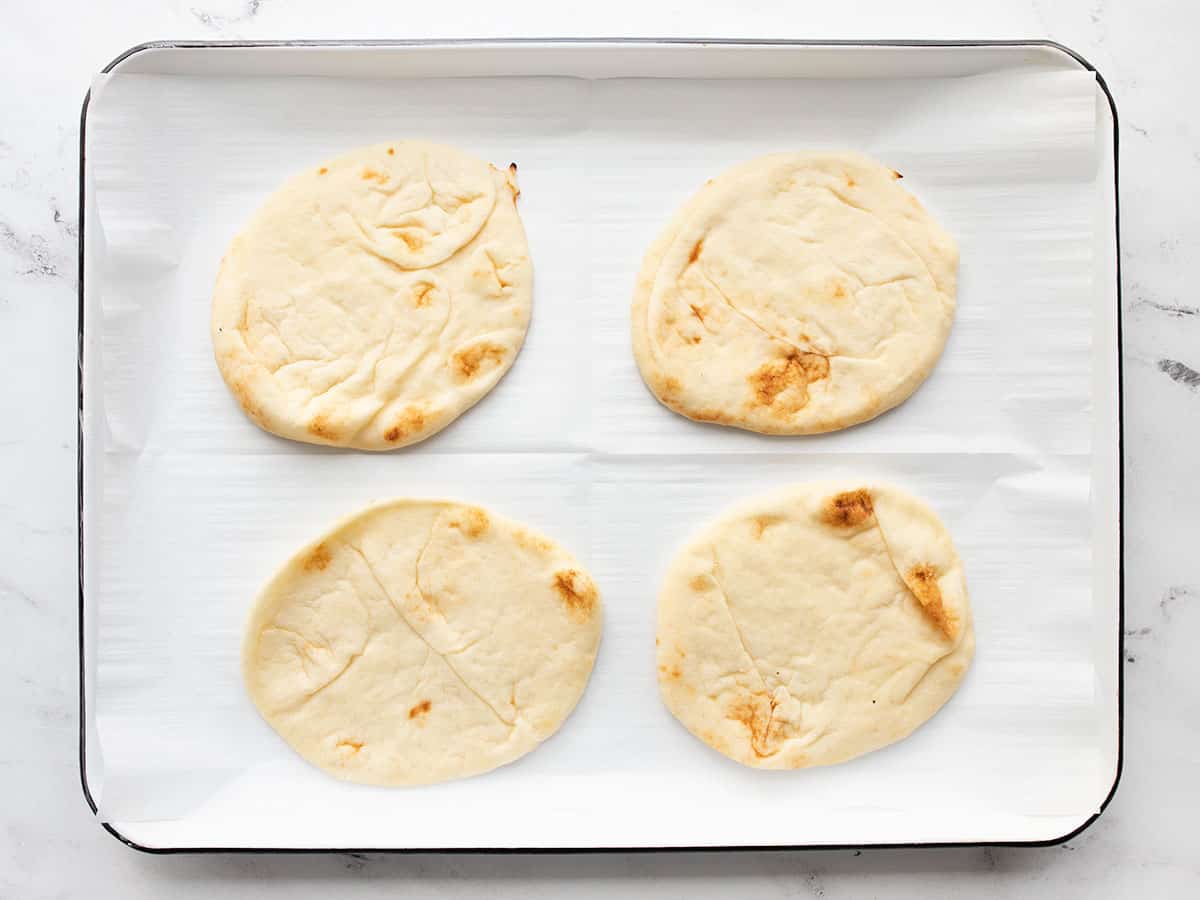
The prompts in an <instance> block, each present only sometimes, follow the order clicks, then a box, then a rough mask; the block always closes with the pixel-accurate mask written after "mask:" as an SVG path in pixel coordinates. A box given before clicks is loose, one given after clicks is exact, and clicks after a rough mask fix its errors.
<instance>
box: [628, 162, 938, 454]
mask: <svg viewBox="0 0 1200 900" xmlns="http://www.w3.org/2000/svg"><path fill="white" fill-rule="evenodd" d="M899 178H900V175H899V173H897V172H894V171H892V170H891V169H889V168H887V167H885V166H883V165H880V164H879V163H877V162H875V161H873V160H871V159H868V158H867V157H865V156H861V155H859V154H855V153H780V154H775V155H771V156H764V157H761V158H759V159H754V160H751V161H749V162H746V163H743V164H741V165H738V166H735V167H734V168H732V169H730V170H728V171H726V172H724V173H723V174H721V175H718V176H717V177H716V178H715V179H713V180H711V181H709V182H708V184H707V185H705V187H704V188H702V189H701V191H700V192H699V193H698V194H697V195H696V196H694V197H693V198H692V199H691V200H689V201H688V202H687V203H686V204H685V205H684V207H683V208H682V209H681V210H680V211H679V212H678V213H677V214H676V215H675V217H674V219H672V220H671V222H670V224H669V225H668V226H667V228H666V229H665V230H664V231H663V233H662V234H661V236H660V237H659V238H658V240H657V241H656V242H655V243H654V244H653V245H652V246H651V248H650V250H649V252H648V253H647V254H646V259H645V261H644V263H643V264H642V271H641V274H640V275H639V277H638V281H637V287H636V290H635V293H634V300H633V350H634V357H635V358H636V360H637V364H638V367H639V368H640V369H641V373H642V378H643V379H644V380H645V382H646V384H647V385H648V386H649V388H650V390H651V391H653V392H654V394H655V396H656V397H658V399H659V400H660V401H661V402H662V403H663V404H665V405H666V406H668V407H669V408H671V409H673V410H675V411H676V412H678V413H680V414H682V415H684V416H687V417H688V418H690V419H695V420H697V421H702V422H717V423H720V424H722V425H732V426H735V427H737V428H746V429H749V430H751V431H758V432H762V433H764V434H813V433H817V432H823V431H835V430H837V429H839V428H846V427H848V426H850V425H854V424H857V423H859V422H865V421H866V420H868V419H871V418H874V417H875V416H877V415H879V414H880V413H882V412H884V411H886V410H888V409H891V408H892V407H893V406H896V405H897V404H899V403H900V402H902V401H903V400H904V399H905V398H906V397H908V396H909V395H910V394H912V392H913V391H915V390H916V389H917V387H918V386H919V385H920V384H921V382H922V381H924V380H925V378H926V377H927V376H928V375H929V373H930V371H931V370H932V369H933V366H934V363H935V362H937V359H938V356H939V355H940V354H941V352H942V347H943V346H944V345H945V343H946V337H947V335H948V334H949V333H950V325H951V323H952V322H953V319H954V305H955V279H956V273H957V269H958V250H957V248H956V246H955V243H954V241H953V239H952V238H951V237H950V236H949V235H948V234H947V233H946V232H945V231H943V230H942V229H941V227H940V226H939V225H938V224H937V223H936V222H935V221H934V220H933V219H932V218H931V217H930V216H929V214H928V213H926V212H925V210H924V209H923V208H922V207H921V204H920V203H918V202H917V200H916V198H915V197H913V196H912V195H911V194H909V193H908V192H907V191H905V190H904V189H903V188H901V187H900V185H899V184H898V179H899Z"/></svg>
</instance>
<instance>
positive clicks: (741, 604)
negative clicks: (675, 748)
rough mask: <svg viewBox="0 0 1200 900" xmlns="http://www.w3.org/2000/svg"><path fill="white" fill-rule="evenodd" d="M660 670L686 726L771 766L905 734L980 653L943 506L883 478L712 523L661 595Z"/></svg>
mask: <svg viewBox="0 0 1200 900" xmlns="http://www.w3.org/2000/svg"><path fill="white" fill-rule="evenodd" d="M657 643H658V680H659V687H660V689H661V691H662V696H663V700H664V701H665V702H666V704H667V707H668V708H669V709H670V710H671V712H672V713H673V714H674V715H675V717H676V718H677V719H679V721H680V722H682V723H683V724H684V725H685V726H686V727H687V729H688V730H689V731H691V732H692V734H694V735H696V737H698V738H700V740H702V741H704V742H705V743H706V744H708V745H709V746H711V747H713V748H715V749H716V750H718V751H720V752H721V753H724V754H725V755H726V756H728V757H730V758H731V759H735V760H737V761H738V762H740V763H744V764H745V765H748V766H755V767H757V768H763V769H796V768H801V767H804V766H821V765H829V764H831V763H839V762H844V761H845V760H848V759H852V758H854V757H856V756H859V755H861V754H863V753H868V752H870V751H872V750H877V749H879V748H880V747H883V746H885V745H887V744H890V743H892V742H894V741H898V740H900V739H901V738H904V737H906V736H907V735H908V734H909V733H911V732H912V731H913V729H915V728H916V727H917V726H919V725H920V724H921V723H923V722H925V721H926V720H927V719H928V718H929V717H930V716H932V715H933V714H934V713H935V712H937V710H938V709H939V708H940V707H941V706H942V704H944V703H945V702H946V701H947V700H948V699H949V698H950V695H951V694H953V693H954V691H955V690H956V689H957V688H958V685H959V682H961V681H962V678H963V675H964V673H965V672H966V670H967V666H968V665H969V664H970V662H971V657H972V655H973V653H974V649H975V635H974V631H973V628H972V624H971V608H970V605H969V604H968V601H967V586H966V581H965V579H964V577H963V568H962V561H961V560H960V559H959V558H958V554H957V553H956V552H955V549H954V545H953V544H952V543H951V540H950V536H949V535H948V534H947V533H946V529H945V528H944V527H943V525H942V523H941V522H940V521H939V520H938V518H937V516H936V515H934V513H933V512H932V511H931V510H930V509H929V508H928V507H926V506H925V505H924V504H923V503H921V502H919V501H917V500H916V499H914V498H913V497H910V496H908V495H907V494H905V493H903V492H901V491H899V490H897V489H895V488H892V487H886V486H884V485H863V484H859V483H854V484H821V483H815V484H803V485H798V486H795V487H791V488H788V489H786V490H780V491H777V492H775V493H773V494H770V495H767V496H764V497H759V498H757V499H755V500H753V501H751V502H749V503H747V504H745V505H744V506H742V507H741V508H739V509H737V510H735V511H733V512H731V513H728V514H726V515H725V516H723V517H722V518H721V519H719V520H718V521H717V522H715V523H713V524H711V525H709V526H708V527H707V528H705V529H704V531H703V532H702V533H701V534H699V535H698V536H697V537H696V538H695V539H694V540H692V541H691V542H690V543H689V544H688V545H687V546H686V547H685V548H684V549H683V551H682V552H681V553H680V554H679V555H678V556H677V557H676V558H675V559H674V561H673V562H672V564H671V567H670V570H669V572H668V574H667V577H666V581H665V582H664V584H663V587H662V592H661V593H660V594H659V602H658V639H657Z"/></svg>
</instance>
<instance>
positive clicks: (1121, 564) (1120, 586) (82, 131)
mask: <svg viewBox="0 0 1200 900" xmlns="http://www.w3.org/2000/svg"><path fill="white" fill-rule="evenodd" d="M496 44H498V45H508V46H517V47H520V46H541V45H546V44H576V45H593V44H616V45H619V44H634V45H638V44H642V45H647V44H649V45H653V44H665V45H683V46H701V45H717V46H746V47H754V46H762V47H769V46H779V47H934V48H936V47H968V48H969V47H1038V48H1048V49H1051V50H1057V51H1059V52H1060V53H1062V54H1064V55H1066V56H1068V57H1070V58H1071V59H1073V60H1074V61H1075V62H1076V63H1078V64H1079V65H1080V66H1081V67H1082V68H1084V69H1086V70H1087V71H1089V72H1091V73H1092V74H1093V75H1095V76H1096V83H1097V84H1098V85H1099V86H1100V89H1101V90H1102V91H1103V92H1104V96H1105V97H1106V98H1107V99H1108V105H1109V108H1110V109H1111V110H1112V118H1113V190H1114V193H1113V227H1114V239H1115V252H1116V275H1117V541H1118V564H1117V579H1118V583H1117V597H1118V612H1117V769H1116V773H1115V775H1114V776H1113V783H1112V787H1111V788H1109V791H1108V796H1106V797H1105V798H1104V802H1103V803H1101V804H1100V809H1099V810H1098V811H1097V812H1095V813H1093V814H1092V816H1091V817H1089V818H1088V819H1087V821H1085V822H1084V823H1083V824H1081V825H1080V826H1078V827H1077V828H1075V829H1073V830H1072V831H1069V832H1068V833H1066V834H1064V835H1060V836H1059V837H1055V838H1048V839H1045V840H1035V841H941V842H900V843H868V844H765V845H730V846H684V847H665V846H664V847H659V846H653V847H434V848H424V847H422V848H412V847H378V848H373V847H146V846H144V845H142V844H139V843H137V842H135V841H132V840H130V839H129V838H127V837H125V835H123V834H121V832H119V831H117V829H116V828H114V827H113V826H112V825H111V824H110V823H108V822H104V821H101V823H100V824H101V825H102V826H103V827H104V829H105V830H106V831H107V832H108V833H109V834H111V835H112V836H113V837H115V838H116V839H117V840H119V841H120V842H121V843H123V844H125V845H127V846H129V847H132V848H134V849H135V850H141V851H142V852H143V853H155V854H171V853H377V854H385V853H386V854H399V853H403V854H411V853H472V854H478V853H496V854H548V853H549V854H568V853H578V854H592V853H678V852H688V853H705V852H727V851H763V850H865V849H872V850H888V849H904V848H910V847H933V848H937V847H1053V846H1056V845H1058V844H1062V843H1065V842H1066V841H1069V840H1071V839H1072V838H1074V837H1076V836H1077V835H1079V834H1080V833H1082V832H1083V831H1085V830H1086V829H1088V828H1089V827H1091V825H1092V824H1093V823H1094V822H1095V821H1096V820H1097V819H1098V818H1100V815H1101V814H1102V813H1103V812H1104V810H1105V809H1107V808H1108V805H1109V803H1110V802H1112V798H1113V796H1114V795H1115V794H1116V792H1117V785H1119V784H1120V782H1121V773H1122V770H1123V768H1124V761H1125V738H1124V733H1125V652H1124V649H1125V648H1124V644H1125V531H1124V516H1125V447H1124V440H1125V419H1124V407H1125V393H1124V371H1123V365H1122V361H1121V349H1122V347H1123V336H1122V322H1121V212H1120V184H1121V181H1120V174H1119V154H1118V151H1119V149H1120V128H1119V127H1118V120H1117V103H1116V100H1114V99H1113V95H1112V91H1110V90H1109V89H1108V84H1107V83H1106V82H1105V81H1104V76H1103V75H1101V74H1100V72H1099V71H1097V69H1096V67H1095V66H1093V65H1092V64H1091V63H1090V62H1088V61H1087V60H1086V59H1084V58H1083V57H1082V56H1081V55H1080V54H1078V53H1076V52H1075V51H1074V50H1072V49H1071V48H1070V47H1066V46H1064V45H1062V44H1060V43H1058V42H1056V41H1051V40H1043V39H1033V40H1009V41H990V40H957V41H921V40H785V39H774V38H765V39H762V38H647V37H639V38H460V39H445V40H441V39H429V40H424V39H422V40H361V41H355V40H345V41H152V42H150V43H146V44H138V45H137V46H135V47H130V48H129V49H128V50H126V51H125V52H124V53H122V54H121V55H120V56H118V57H117V58H116V59H114V60H113V61H112V62H110V63H109V64H108V65H107V66H105V67H104V69H103V70H102V72H101V74H105V73H108V72H111V71H112V70H113V69H115V68H116V67H117V66H118V65H120V64H121V63H122V62H124V61H125V60H126V59H128V58H129V57H131V56H133V55H134V54H135V53H141V52H142V51H143V50H157V49H170V50H199V49H207V48H218V49H223V48H254V47H263V48H273V47H316V48H320V47H379V48H387V47H394V48H397V49H405V48H414V47H463V46H483V45H496ZM90 100H91V92H90V91H89V92H88V93H87V95H85V96H84V98H83V109H82V111H81V113H80V120H79V326H78V327H79V356H78V374H77V379H78V380H77V386H78V457H77V469H78V471H77V478H78V481H77V485H78V525H79V556H78V565H79V778H80V783H81V785H82V787H83V796H84V799H85V800H86V801H87V804H88V806H89V807H90V808H91V810H92V812H93V813H94V814H97V815H98V814H99V809H98V808H97V806H96V802H95V800H93V799H92V792H91V789H90V788H89V787H88V781H87V726H86V722H87V717H86V711H87V709H86V704H87V695H86V690H85V681H84V678H85V672H84V656H83V652H84V600H83V596H84V595H83V350H84V346H83V339H84V338H83V303H84V299H83V296H84V287H83V270H84V225H85V222H84V213H85V197H84V166H85V143H84V138H85V135H86V129H87V111H88V103H89V101H90Z"/></svg>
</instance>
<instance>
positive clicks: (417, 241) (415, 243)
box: [396, 231, 425, 250]
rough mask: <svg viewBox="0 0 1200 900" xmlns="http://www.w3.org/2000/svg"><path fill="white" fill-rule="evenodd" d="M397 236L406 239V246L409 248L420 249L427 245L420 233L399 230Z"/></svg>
mask: <svg viewBox="0 0 1200 900" xmlns="http://www.w3.org/2000/svg"><path fill="white" fill-rule="evenodd" d="M396 237H398V238H400V240H402V241H404V246H405V247H407V248H408V249H409V250H420V249H421V248H422V247H424V246H425V239H424V238H423V237H421V236H420V235H419V234H412V233H411V232H409V231H397V232H396Z"/></svg>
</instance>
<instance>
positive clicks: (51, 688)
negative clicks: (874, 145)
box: [0, 0, 1200, 900]
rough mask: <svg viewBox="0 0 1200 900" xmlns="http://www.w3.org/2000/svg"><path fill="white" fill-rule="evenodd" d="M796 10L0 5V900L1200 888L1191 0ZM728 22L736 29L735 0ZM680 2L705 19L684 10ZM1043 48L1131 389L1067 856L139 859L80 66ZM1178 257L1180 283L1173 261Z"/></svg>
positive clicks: (200, 0) (149, 0)
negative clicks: (1112, 790)
mask: <svg viewBox="0 0 1200 900" xmlns="http://www.w3.org/2000/svg"><path fill="white" fill-rule="evenodd" d="M835 5H836V6H838V7H840V8H839V9H836V10H825V11H822V12H820V13H816V12H805V11H803V10H804V6H805V4H801V3H797V2H795V0H782V2H765V0H755V2H743V3H740V4H739V3H735V2H711V3H698V2H695V0H685V2H681V0H675V2H670V3H661V4H655V3H651V2H647V0H641V2H638V0H632V2H623V0H606V2H604V3H596V4H572V3H562V2H557V3H544V4H535V3H527V4H521V3H517V2H515V0H507V2H503V3H494V2H493V3H468V2H460V3H441V4H430V5H428V7H427V8H417V6H416V5H415V4H410V3H405V2H402V0H401V2H397V0H375V2H370V0H338V2H336V3H329V2H327V0H292V2H287V0H169V2H161V0H159V2H155V0H134V2H125V3H121V4H119V5H118V4H115V3H112V4H99V3H91V2H83V0H54V2H41V3H15V2H14V3H6V4H4V8H3V10H0V70H2V72H3V78H0V372H2V373H3V375H4V376H5V378H4V381H3V387H2V388H0V613H2V615H3V620H4V622H5V624H6V626H7V637H6V639H5V642H4V651H3V653H0V722H2V723H3V734H4V736H5V740H3V741H2V742H0V896H2V897H13V898H18V897H19V898H30V900H32V898H40V897H80V896H87V897H97V898H110V897H111V898H117V897H120V898H126V897H129V898H141V897H146V898H158V897H163V896H172V897H177V898H180V900H183V898H191V897H207V896H211V895H214V894H216V893H217V892H222V893H226V894H228V895H229V896H235V897H236V896H254V897H260V896H261V897H276V896H278V897H285V896H286V897H289V898H294V900H302V898H306V897H318V896H320V897H325V896H329V895H330V894H333V895H336V896H345V897H360V896H362V897H368V896H370V897H374V896H378V897H384V896H392V895H394V894H395V893H396V892H403V893H404V895H405V896H411V897H469V896H485V895H486V896H488V897H492V898H499V897H506V896H514V897H543V896H545V897H550V896H560V895H563V894H565V893H567V892H571V893H572V894H574V895H576V896H580V897H583V896H607V895H630V894H632V895H636V896H646V897H676V896H678V897H688V898H701V897H707V896H725V895H729V896H738V897H772V898H784V897H805V896H816V897H829V898H836V897H862V896H876V895H886V896H888V897H892V898H906V897H914V898H915V897H920V898H937V897H962V896H980V897H992V896H1021V897H1025V896H1028V895H1030V894H1033V895H1035V896H1036V895H1040V894H1043V893H1045V894H1049V893H1051V892H1053V893H1055V894H1058V895H1060V896H1089V897H1104V896H1112V897H1123V896H1163V897H1165V896H1184V895H1194V894H1195V893H1196V892H1197V891H1198V890H1200V853H1198V852H1197V839H1196V830H1195V817H1196V814H1197V811H1198V810H1200V778H1198V777H1197V775H1196V771H1197V768H1198V767H1197V763H1200V749H1197V744H1198V742H1200V654H1198V653H1197V652H1196V645H1197V643H1198V641H1197V638H1198V637H1200V552H1198V551H1200V297H1198V296H1197V295H1196V294H1195V292H1194V290H1189V286H1190V285H1189V278H1188V275H1189V268H1190V273H1191V274H1193V275H1194V273H1195V265H1196V264H1195V263H1194V262H1192V260H1194V259H1195V258H1196V256H1197V254H1198V252H1200V217H1198V216H1197V214H1196V198H1197V197H1198V196H1200V133H1198V132H1200V116H1197V104H1196V101H1195V96H1194V93H1193V92H1192V90H1191V89H1190V88H1189V87H1188V85H1187V83H1186V82H1185V81H1184V80H1182V79H1181V78H1180V77H1177V75H1180V74H1182V73H1186V72H1188V71H1189V69H1190V66H1189V63H1191V62H1192V58H1193V56H1194V54H1195V49H1194V44H1195V35H1196V33H1197V31H1198V29H1200V8H1198V7H1197V6H1196V5H1194V4H1192V3H1190V2H1188V0H1145V2H1140V3H1136V4H1135V3H1133V2H1125V3H1120V2H1113V0H1013V2H1009V3H1007V4H997V3H995V2H994V0H985V2H974V0H958V2H944V3H939V2H934V0H907V2H904V3H897V2H894V0H871V2H847V3H841V4H835ZM739 6H741V7H743V8H742V9H740V10H739V9H738V7H739ZM702 10H703V11H702ZM565 34H579V35H632V34H649V35H683V36H694V35H722V36H770V37H807V38H813V37H873V38H879V37H894V38H900V37H910V38H962V37H993V38H1001V37H1003V38H1016V37H1022V38H1024V37H1050V38H1053V39H1055V40H1058V41H1061V42H1063V43H1065V44H1067V45H1069V46H1071V47H1073V48H1075V49H1076V50H1078V51H1079V52H1081V53H1082V54H1083V55H1084V56H1086V57H1087V58H1088V59H1090V60H1091V61H1092V62H1093V63H1094V64H1095V65H1096V66H1097V67H1098V68H1099V69H1100V71H1101V72H1102V73H1103V74H1104V75H1105V76H1106V78H1107V80H1108V82H1109V84H1110V86H1111V88H1112V90H1113V92H1114V94H1115V95H1116V98H1117V103H1118V107H1119V110H1120V116H1121V163H1122V165H1121V169H1122V172H1121V187H1122V190H1121V203H1122V217H1123V222H1124V233H1123V236H1122V237H1123V254H1122V262H1123V265H1124V286H1125V362H1126V366H1125V385H1126V415H1125V422H1126V426H1125V439H1126V478H1127V497H1126V535H1127V539H1126V540H1127V545H1126V546H1127V550H1126V609H1127V630H1126V646H1127V652H1126V656H1127V664H1126V713H1125V735H1126V737H1125V748H1126V752H1125V772H1124V777H1123V779H1122V783H1121V788H1120V790H1119V792H1118V793H1117V796H1116V798H1115V800H1114V801H1113V803H1112V805H1111V806H1110V807H1109V810H1108V811H1107V812H1106V813H1105V814H1104V816H1103V817H1102V818H1101V819H1100V820H1099V822H1097V823H1096V824H1095V825H1094V826H1093V827H1092V828H1091V829H1089V830H1088V831H1086V832H1084V833H1083V834H1082V835H1080V836H1079V837H1078V838H1076V839H1075V840H1072V841H1070V842H1069V843H1068V844H1066V845H1064V846H1062V847H1056V848H1050V849H1044V850H1019V849H999V848H997V849H966V850H937V851H917V852H911V851H910V852H901V851H868V852H865V853H862V854H859V853H854V852H818V853H775V854H737V855H715V854H700V855H671V854H665V855H642V856H621V855H615V856H565V857H544V856H510V857H487V856H412V857H381V858H358V857H348V856H340V857H339V856H313V857H271V856H204V857H152V856H146V855H142V854H139V853H136V852H134V851H132V850H129V849H127V848H125V847H123V846H121V845H120V844H118V843H117V842H116V841H115V840H113V838H111V837H110V836H109V835H107V834H106V833H104V832H103V831H102V830H101V829H100V828H99V826H98V825H97V823H96V821H95V819H94V818H93V816H92V815H91V813H90V812H89V811H88V809H87V807H86V806H85V804H84V801H83V797H82V795H81V792H80V789H79V782H78V775H77V768H76V764H77V759H76V754H77V745H76V734H77V731H76V729H77V722H76V674H75V660H76V633H75V621H76V620H75V614H76V613H75V610H76V607H75V577H76V573H75V369H74V360H75V332H76V306H75V236H76V213H75V210H76V202H77V196H76V179H77V172H76V170H77V150H78V148H77V143H78V120H79V104H80V101H81V100H82V98H83V94H84V91H85V90H86V87H87V84H88V80H89V78H90V76H91V74H92V73H93V72H95V71H97V70H99V69H100V68H101V67H102V66H104V65H105V64H106V63H107V62H108V61H109V60H110V59H111V58H112V57H114V56H115V55H117V53H119V52H120V51H121V50H123V49H125V48H126V47H128V46H130V45H132V44H136V43H140V42H142V41H146V40H151V39H159V38H235V37H248V38H299V37H310V38H316V37H321V38H330V37H397V38H398V37H429V36H438V37H451V36H480V35H485V36H488V35H529V36H551V35H565ZM1189 262H1191V266H1190V267H1189V266H1188V265H1187V264H1188V263H1189Z"/></svg>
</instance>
